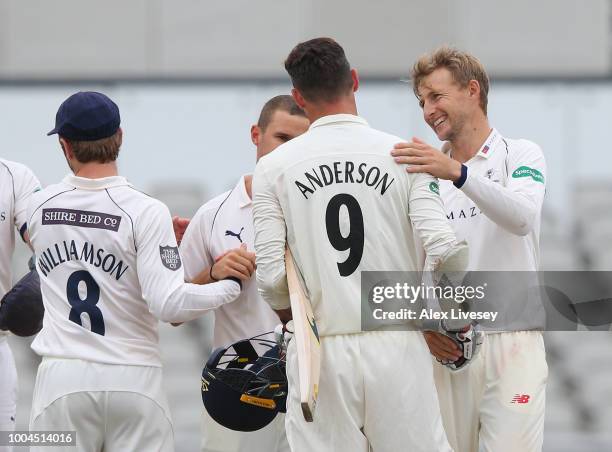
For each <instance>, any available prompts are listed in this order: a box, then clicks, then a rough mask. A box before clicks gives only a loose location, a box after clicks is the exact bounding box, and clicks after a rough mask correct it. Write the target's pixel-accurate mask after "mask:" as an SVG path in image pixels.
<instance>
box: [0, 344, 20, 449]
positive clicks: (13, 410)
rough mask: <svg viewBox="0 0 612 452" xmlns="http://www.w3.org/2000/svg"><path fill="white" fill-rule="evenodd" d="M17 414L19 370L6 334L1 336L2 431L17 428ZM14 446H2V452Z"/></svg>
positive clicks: (0, 428)
mask: <svg viewBox="0 0 612 452" xmlns="http://www.w3.org/2000/svg"><path fill="white" fill-rule="evenodd" d="M16 415H17V370H16V368H15V360H14V359H13V353H12V352H11V348H10V347H9V345H8V341H7V340H6V336H4V337H0V431H13V430H15V416H16ZM11 450H12V448H11V447H8V446H0V452H11Z"/></svg>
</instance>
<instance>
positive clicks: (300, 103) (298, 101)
mask: <svg viewBox="0 0 612 452" xmlns="http://www.w3.org/2000/svg"><path fill="white" fill-rule="evenodd" d="M291 95H292V96H293V100H295V103H296V104H297V105H298V107H300V108H301V109H302V110H306V109H305V108H304V107H305V106H306V101H305V100H304V97H303V96H302V93H300V92H299V91H298V90H297V89H295V88H292V89H291Z"/></svg>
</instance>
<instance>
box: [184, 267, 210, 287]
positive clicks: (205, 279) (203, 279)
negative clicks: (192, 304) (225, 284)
mask: <svg viewBox="0 0 612 452" xmlns="http://www.w3.org/2000/svg"><path fill="white" fill-rule="evenodd" d="M213 265H214V264H213ZM213 265H211V266H210V267H206V268H204V270H202V271H201V272H200V273H198V274H197V275H196V276H195V277H194V278H193V279H192V280H191V281H189V282H190V283H192V284H200V285H202V284H210V283H212V282H216V281H217V280H214V279H212V278H211V272H210V270H211V268H212V266H213Z"/></svg>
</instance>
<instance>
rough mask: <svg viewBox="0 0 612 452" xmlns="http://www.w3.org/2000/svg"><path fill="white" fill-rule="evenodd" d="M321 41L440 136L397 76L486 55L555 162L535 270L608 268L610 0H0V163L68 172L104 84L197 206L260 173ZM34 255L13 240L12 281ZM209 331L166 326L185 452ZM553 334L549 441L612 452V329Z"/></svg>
mask: <svg viewBox="0 0 612 452" xmlns="http://www.w3.org/2000/svg"><path fill="white" fill-rule="evenodd" d="M323 35H326V36H331V37H334V38H335V39H337V40H338V41H339V42H340V43H341V44H342V45H343V46H344V48H345V50H346V52H347V55H348V57H349V60H350V61H351V62H352V64H353V66H354V67H356V68H357V69H358V70H359V71H360V74H361V76H362V85H361V88H360V91H359V93H358V107H359V110H360V114H361V115H362V116H364V117H365V118H366V119H367V120H368V121H369V122H370V124H371V125H373V126H374V127H377V128H380V129H383V130H386V131H388V132H391V133H395V134H398V135H400V136H404V137H407V138H409V137H411V136H413V135H416V136H420V137H422V138H425V139H426V140H429V141H430V142H435V136H434V135H432V133H431V132H430V130H429V129H428V128H427V127H426V126H425V124H424V123H423V121H422V117H421V112H420V110H419V108H418V105H417V102H416V100H415V98H414V97H413V94H412V91H411V88H410V86H409V85H406V84H404V83H401V82H400V79H402V78H405V77H406V76H407V74H408V71H409V69H410V66H411V64H412V62H413V61H414V60H415V58H416V57H417V56H418V55H420V54H421V53H424V52H426V51H429V50H431V49H433V48H434V47H436V46H437V45H440V44H444V43H448V44H452V45H455V46H457V47H460V48H463V49H466V50H468V51H471V52H473V53H474V54H475V55H477V56H478V57H479V58H480V59H481V60H482V61H483V63H484V64H485V66H486V67H487V69H488V71H489V74H490V76H491V79H492V88H491V95H490V101H489V116H490V118H491V122H492V124H493V125H494V126H495V127H497V128H498V129H499V130H500V131H501V133H502V134H504V135H507V136H510V137H514V138H519V137H521V138H528V139H531V140H533V141H535V142H537V143H538V144H540V146H541V147H542V149H543V150H544V153H545V155H546V158H547V161H548V188H547V199H546V202H545V209H544V218H543V227H542V268H543V269H547V270H574V269H586V270H589V269H600V270H612V147H611V146H610V144H609V143H610V138H609V134H610V130H611V126H612V1H610V0H588V1H578V0H539V1H536V2H534V1H528V0H515V1H513V2H507V1H497V0H496V1H491V0H488V1H486V0H471V1H468V0H434V1H430V2H421V1H406V0H379V1H377V2H369V1H365V0H352V1H348V0H335V1H333V2H328V1H324V0H310V1H306V0H302V1H300V0H284V1H280V0H259V1H247V0H234V1H232V2H214V3H213V2H203V1H196V0H131V1H129V2H125V1H120V0H106V1H104V2H92V1H82V0H54V1H53V2H48V1H45V0H30V1H27V2H24V1H20V0H0V128H1V130H2V144H1V146H0V148H1V150H0V156H2V157H3V158H7V159H11V160H17V161H20V162H23V163H25V164H27V165H28V166H29V167H30V168H32V170H33V171H34V172H35V173H36V174H37V175H38V177H39V178H40V179H41V181H42V183H43V184H45V185H46V184H50V183H53V182H55V181H57V180H59V179H60V178H61V177H62V176H63V175H64V174H65V173H66V172H67V167H66V165H65V162H64V159H63V157H62V154H61V153H60V149H59V146H58V144H57V141H56V138H49V137H46V136H45V133H46V132H47V131H48V130H50V129H51V128H52V126H53V122H54V118H55V112H56V110H57V107H58V106H59V104H60V103H61V102H62V101H63V100H64V99H65V98H66V97H67V96H68V95H70V94H71V93H73V92H75V91H77V90H83V89H88V90H90V89H92V90H100V91H103V92H105V93H106V94H108V95H109V96H110V97H112V98H113V99H114V100H115V101H116V102H117V103H118V104H119V106H120V108H121V113H122V126H123V128H124V131H125V140H124V146H123V149H122V154H121V156H120V160H119V162H120V170H121V172H122V174H123V175H125V176H127V177H128V178H129V179H130V180H131V181H132V182H133V183H134V184H135V185H136V186H138V187H139V188H142V189H144V190H145V191H148V192H149V193H151V194H152V195H154V196H156V197H159V198H160V199H162V200H163V201H165V202H166V203H167V204H168V205H169V207H170V209H171V210H172V211H173V212H174V213H176V214H179V215H182V216H191V215H192V214H193V213H194V212H195V210H196V209H197V208H198V207H199V206H200V205H201V204H202V203H203V202H204V201H206V200H208V199H210V198H211V197H213V196H215V195H216V194H218V193H220V192H222V191H224V190H226V189H228V188H229V187H231V186H233V185H234V184H235V182H236V180H237V178H238V177H239V176H240V175H241V174H242V173H246V172H249V171H251V170H252V168H253V166H254V162H255V152H254V148H253V146H252V144H251V142H250V138H249V127H250V125H251V124H252V123H254V122H255V121H256V119H257V116H258V114H259V110H260V108H261V106H262V105H263V103H264V102H265V101H266V100H267V99H268V98H270V97H272V96H274V95H276V94H281V93H288V91H289V89H290V85H289V83H288V81H287V78H286V75H285V73H284V71H283V68H282V61H283V59H284V57H285V56H286V55H287V53H288V52H289V50H290V49H291V48H292V47H293V45H295V44H296V43H297V42H299V41H301V40H305V39H309V38H312V37H316V36H323ZM27 258H28V252H27V249H26V248H25V246H23V245H22V246H18V249H17V255H16V257H15V263H14V268H15V278H17V277H19V276H20V275H22V274H23V273H25V269H26V264H25V262H26V260H27ZM608 283H610V282H609V281H608ZM211 325H212V320H211V319H210V318H204V319H202V320H200V321H197V322H192V323H191V324H188V325H185V326H182V327H180V328H172V327H169V326H165V325H162V326H161V334H160V336H161V346H162V350H163V354H164V360H165V372H166V375H167V378H166V386H167V391H168V395H169V398H170V402H171V406H172V408H173V415H174V421H175V436H176V445H177V451H194V450H198V444H199V420H200V410H201V408H202V405H201V401H200V395H199V374H200V372H201V367H202V364H203V362H204V360H205V358H206V357H207V355H208V353H209V351H210V334H211ZM11 343H12V346H13V351H14V354H15V357H16V360H17V362H18V367H19V375H20V399H19V411H18V419H17V421H18V427H19V428H27V422H28V415H29V403H30V400H31V396H32V386H33V382H34V375H35V369H36V365H37V362H38V360H37V357H36V356H35V355H34V354H33V353H32V352H31V351H30V350H29V348H28V346H29V341H28V340H24V339H19V338H11ZM546 343H547V352H548V363H549V368H550V376H549V385H548V394H547V397H548V398H547V414H546V435H545V447H544V450H545V451H546V452H570V451H571V452H582V451H585V452H586V451H597V452H601V451H612V429H611V427H612V334H611V333H610V332H598V333H593V332H582V333H547V335H546ZM0 384H1V382H0ZM517 452H518V451H517Z"/></svg>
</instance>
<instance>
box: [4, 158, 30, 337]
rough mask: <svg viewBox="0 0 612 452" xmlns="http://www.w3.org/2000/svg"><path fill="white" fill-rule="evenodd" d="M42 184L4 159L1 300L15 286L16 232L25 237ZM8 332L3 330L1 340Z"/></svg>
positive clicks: (16, 164)
mask: <svg viewBox="0 0 612 452" xmlns="http://www.w3.org/2000/svg"><path fill="white" fill-rule="evenodd" d="M36 190H40V182H38V179H36V176H34V173H32V171H30V169H29V168H28V167H26V166H24V165H22V164H21V163H16V162H11V161H9V160H4V159H0V298H2V297H3V296H4V294H6V293H7V292H8V291H9V290H10V288H11V284H12V275H11V258H12V256H13V251H14V250H15V228H16V229H17V230H18V231H19V233H20V234H21V236H22V237H23V233H24V232H25V230H26V221H27V218H26V213H27V212H26V210H27V208H28V201H29V200H30V196H31V195H32V193H34V192H35V191H36ZM7 334H8V331H2V330H0V338H1V337H2V336H4V335H7Z"/></svg>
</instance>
